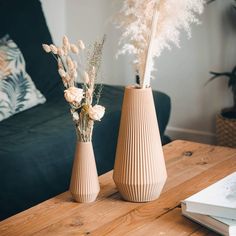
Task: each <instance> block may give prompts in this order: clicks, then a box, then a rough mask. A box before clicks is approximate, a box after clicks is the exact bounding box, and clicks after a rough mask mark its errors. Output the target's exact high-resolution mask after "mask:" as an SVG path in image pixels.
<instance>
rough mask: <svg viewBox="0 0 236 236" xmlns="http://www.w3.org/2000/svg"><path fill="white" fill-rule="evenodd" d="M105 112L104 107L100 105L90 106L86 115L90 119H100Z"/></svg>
mask: <svg viewBox="0 0 236 236" xmlns="http://www.w3.org/2000/svg"><path fill="white" fill-rule="evenodd" d="M104 114H105V107H103V106H100V105H95V106H93V107H92V106H90V107H89V109H88V115H89V117H90V118H91V119H92V120H99V121H100V120H101V119H102V117H103V116H104Z"/></svg>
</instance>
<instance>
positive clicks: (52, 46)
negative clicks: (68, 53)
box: [50, 44, 57, 54]
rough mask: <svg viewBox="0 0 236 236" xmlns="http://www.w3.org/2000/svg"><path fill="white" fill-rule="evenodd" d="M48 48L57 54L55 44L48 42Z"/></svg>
mask: <svg viewBox="0 0 236 236" xmlns="http://www.w3.org/2000/svg"><path fill="white" fill-rule="evenodd" d="M50 49H51V51H52V53H53V54H57V47H56V46H55V45H53V44H50Z"/></svg>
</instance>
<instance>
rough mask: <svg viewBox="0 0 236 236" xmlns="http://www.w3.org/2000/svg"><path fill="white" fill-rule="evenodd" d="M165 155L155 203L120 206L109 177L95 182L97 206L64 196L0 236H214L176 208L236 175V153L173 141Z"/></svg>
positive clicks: (5, 226)
mask: <svg viewBox="0 0 236 236" xmlns="http://www.w3.org/2000/svg"><path fill="white" fill-rule="evenodd" d="M164 155H165V159H166V166H167V172H168V179H167V182H166V185H165V187H164V190H163V192H162V194H161V196H160V198H159V199H157V200H155V201H153V202H149V203H130V202H126V201H123V200H122V199H121V196H120V194H119V193H118V192H117V189H116V187H115V184H114V182H113V180H112V172H108V173H106V174H105V175H102V176H100V177H99V181H100V185H101V192H100V194H99V197H98V199H97V201H96V202H94V203H89V204H81V203H80V204H79V203H75V202H73V201H72V198H71V196H70V194H69V192H65V193H62V194H60V195H58V196H56V197H54V198H51V199H49V200H47V201H45V202H43V203H41V204H39V205H37V206H35V207H33V208H30V209H28V210H26V211H24V212H21V213H19V214H17V215H15V216H13V217H10V218H8V219H6V220H4V221H2V222H0V235H1V236H4V235H6V236H11V235H16V236H21V235H57V236H60V235H98V236H102V235H112V236H113V235H119V236H120V235H122V236H126V235H134V236H143V235H145V236H153V235H161V236H163V235H168V236H169V235H173V236H179V235H181V236H185V235H191V236H202V235H216V234H215V233H213V232H211V231H209V230H207V229H206V228H203V227H202V226H200V225H198V224H196V223H194V222H191V221H190V220H188V219H187V218H185V217H183V216H182V215H181V209H180V207H179V204H180V201H181V200H183V199H185V198H187V197H188V196H190V195H192V194H194V193H196V192H198V191H199V190H201V189H203V188H205V187H207V186H209V185H210V184H212V183H214V182H216V181H218V180H219V179H221V178H223V177H225V176H227V175H228V174H230V173H232V172H234V171H236V149H231V148H225V147H217V146H210V145H205V144H199V143H192V142H187V141H174V142H172V143H170V144H168V145H166V146H164ZM9 204H10V203H9Z"/></svg>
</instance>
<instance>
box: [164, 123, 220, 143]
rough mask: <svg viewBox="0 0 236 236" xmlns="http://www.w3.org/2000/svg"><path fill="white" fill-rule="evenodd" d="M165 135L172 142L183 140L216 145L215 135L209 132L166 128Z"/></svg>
mask: <svg viewBox="0 0 236 236" xmlns="http://www.w3.org/2000/svg"><path fill="white" fill-rule="evenodd" d="M166 134H167V135H168V136H169V137H170V138H171V139H172V140H176V139H183V140H189V141H194V142H199V143H207V144H215V143H216V135H215V134H214V133H210V132H204V131H198V130H192V129H184V128H176V127H170V126H168V127H167V129H166Z"/></svg>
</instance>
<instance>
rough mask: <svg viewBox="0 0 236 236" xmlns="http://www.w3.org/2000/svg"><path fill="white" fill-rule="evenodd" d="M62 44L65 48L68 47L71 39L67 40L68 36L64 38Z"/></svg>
mask: <svg viewBox="0 0 236 236" xmlns="http://www.w3.org/2000/svg"><path fill="white" fill-rule="evenodd" d="M62 43H63V45H64V46H65V47H67V46H68V45H69V44H70V43H69V39H68V38H67V36H66V35H64V36H63V38H62Z"/></svg>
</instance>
